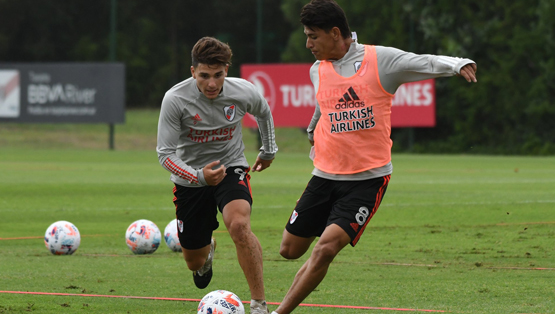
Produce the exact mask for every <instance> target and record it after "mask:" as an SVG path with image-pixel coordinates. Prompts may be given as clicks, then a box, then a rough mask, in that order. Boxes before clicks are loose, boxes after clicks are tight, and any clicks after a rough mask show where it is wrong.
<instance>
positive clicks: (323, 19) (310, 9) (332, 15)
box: [301, 0, 351, 38]
mask: <svg viewBox="0 0 555 314" xmlns="http://www.w3.org/2000/svg"><path fill="white" fill-rule="evenodd" d="M301 24H303V25H304V26H306V27H308V28H313V27H317V28H320V29H323V30H324V31H325V32H326V33H329V31H331V29H332V28H334V27H337V28H339V30H340V31H341V36H343V38H350V37H351V30H350V28H349V22H347V16H345V12H344V11H343V9H342V8H341V7H340V6H339V4H337V2H335V1H333V0H312V1H310V2H309V3H307V4H306V5H305V6H304V7H303V8H302V10H301Z"/></svg>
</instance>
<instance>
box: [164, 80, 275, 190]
mask: <svg viewBox="0 0 555 314" xmlns="http://www.w3.org/2000/svg"><path fill="white" fill-rule="evenodd" d="M247 112H248V113H250V114H252V115H253V116H254V117H255V118H256V120H257V122H258V127H259V131H260V136H261V139H262V144H263V146H262V148H261V149H260V154H259V156H260V158H261V159H264V160H270V159H273V158H274V157H275V154H276V152H277V150H278V148H277V146H276V143H275V133H274V123H273V119H272V113H271V111H270V107H269V106H268V103H267V102H266V100H265V99H264V97H263V96H262V95H261V94H260V93H259V92H258V90H257V89H256V87H255V86H254V85H253V84H252V83H250V82H248V81H246V80H244V79H240V78H227V77H226V78H225V82H224V84H223V89H222V92H221V93H220V95H218V97H216V98H215V99H208V98H207V97H206V96H205V95H204V94H203V93H202V92H200V91H199V89H198V87H197V84H196V80H195V79H194V78H189V79H186V80H184V81H182V82H180V83H178V84H177V85H175V86H174V87H172V88H171V89H170V90H168V91H167V92H166V94H165V96H164V99H163V100H162V108H161V110H160V119H159V122H158V144H157V147H156V151H157V153H158V159H159V162H160V164H161V165H162V166H163V167H164V168H166V169H167V170H168V171H170V172H171V180H172V182H174V183H176V184H179V185H182V186H187V187H200V186H206V185H207V184H206V181H205V180H204V175H203V172H202V168H203V167H204V166H206V165H207V164H209V163H211V162H213V161H216V160H220V165H224V166H226V167H230V166H243V167H249V164H248V162H247V159H246V157H245V154H244V150H245V145H244V143H243V136H242V125H241V121H242V119H243V117H244V116H245V114H246V113H247ZM218 167H219V166H218Z"/></svg>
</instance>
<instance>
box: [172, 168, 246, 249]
mask: <svg viewBox="0 0 555 314" xmlns="http://www.w3.org/2000/svg"><path fill="white" fill-rule="evenodd" d="M249 170H250V168H244V167H230V168H227V169H226V173H227V175H226V176H225V177H224V179H223V181H222V182H220V184H218V185H216V186H203V187H195V188H192V187H184V186H181V185H177V184H176V185H175V187H174V189H173V194H174V196H175V197H174V198H173V203H174V204H175V213H176V217H177V234H178V236H179V242H180V244H181V247H183V248H185V249H187V250H196V249H200V248H202V247H205V246H207V245H208V244H210V241H211V238H212V232H213V231H214V230H216V229H218V226H219V223H218V219H217V215H218V209H217V208H219V210H220V212H222V210H223V208H224V207H225V205H227V203H229V202H231V201H233V200H237V199H243V200H246V201H247V202H249V204H251V205H252V193H251V187H250V182H249V180H250V175H249V173H248V172H249Z"/></svg>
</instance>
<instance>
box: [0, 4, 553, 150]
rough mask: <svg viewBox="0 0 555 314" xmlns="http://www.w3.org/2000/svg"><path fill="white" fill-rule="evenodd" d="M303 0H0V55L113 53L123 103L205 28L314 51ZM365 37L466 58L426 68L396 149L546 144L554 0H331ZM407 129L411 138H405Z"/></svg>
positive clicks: (172, 74)
mask: <svg viewBox="0 0 555 314" xmlns="http://www.w3.org/2000/svg"><path fill="white" fill-rule="evenodd" d="M306 2H308V0H281V1H278V0H234V1H229V0H205V1H194V0H163V1H147V0H96V1H85V0H45V1H36V0H18V1H14V0H0V60H1V62H88V61H94V62H104V61H110V21H111V20H110V14H111V12H112V11H111V10H112V4H116V8H115V9H116V13H117V15H116V39H117V41H116V42H117V45H116V49H115V57H116V61H118V62H123V63H125V65H126V72H127V73H126V75H127V78H126V99H127V106H128V107H158V106H159V105H160V101H161V99H162V97H163V94H164V92H165V91H166V90H167V89H168V88H169V87H171V86H172V85H174V84H175V83H177V82H179V81H181V80H183V79H185V78H187V77H189V76H190V71H189V67H190V64H191V61H190V51H191V48H192V46H193V45H194V43H195V42H196V41H197V40H198V39H199V38H200V37H203V36H214V37H216V38H218V39H220V40H222V41H225V42H228V43H229V44H230V46H231V47H232V49H233V52H234V57H233V65H232V67H231V68H230V75H232V76H239V68H240V65H241V64H245V63H257V62H263V63H280V62H284V63H296V62H313V61H314V58H313V56H312V55H311V54H310V52H309V51H308V50H307V49H306V48H305V41H306V40H305V35H304V33H303V30H302V26H301V25H300V23H299V21H298V20H299V12H300V9H301V7H302V6H303V5H304V4H305V3H306ZM337 2H338V3H339V4H340V5H341V6H342V7H343V8H344V10H345V12H346V14H347V17H348V19H349V23H350V26H351V29H352V31H356V32H357V34H358V40H359V42H361V43H365V44H375V45H383V46H392V47H396V48H399V49H402V50H406V51H411V52H415V53H418V54H440V55H448V56H456V57H466V58H470V59H473V60H474V61H476V62H477V64H478V84H472V85H471V84H467V83H466V82H465V81H464V80H462V79H438V80H436V102H437V126H436V127H435V128H418V129H411V130H401V129H399V130H394V131H393V139H394V141H395V142H396V143H400V144H402V145H398V144H396V145H395V146H394V149H396V150H397V151H403V150H407V149H410V150H412V151H415V152H435V153H439V152H441V153H446V152H448V153H488V154H532V155H548V154H553V153H555V101H554V99H555V2H553V1H552V0H527V1H513V2H506V1H502V0H490V1H483V0H481V1H479V0H467V1H464V2H461V1H440V0H395V1H389V0H375V1H362V0H358V1H353V0H337ZM411 138H414V145H404V144H403V143H408V142H409V140H410V139H411Z"/></svg>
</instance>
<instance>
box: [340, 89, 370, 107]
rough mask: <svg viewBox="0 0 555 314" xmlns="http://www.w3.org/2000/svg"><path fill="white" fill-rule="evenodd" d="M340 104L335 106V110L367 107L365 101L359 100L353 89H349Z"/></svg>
mask: <svg viewBox="0 0 555 314" xmlns="http://www.w3.org/2000/svg"><path fill="white" fill-rule="evenodd" d="M338 101H339V103H338V104H337V105H335V109H348V108H362V107H364V106H365V104H364V101H361V100H360V98H358V95H357V93H356V92H355V90H354V89H353V87H352V86H351V87H349V89H348V90H347V92H346V93H345V94H343V97H342V98H341V99H339V100H338Z"/></svg>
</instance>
